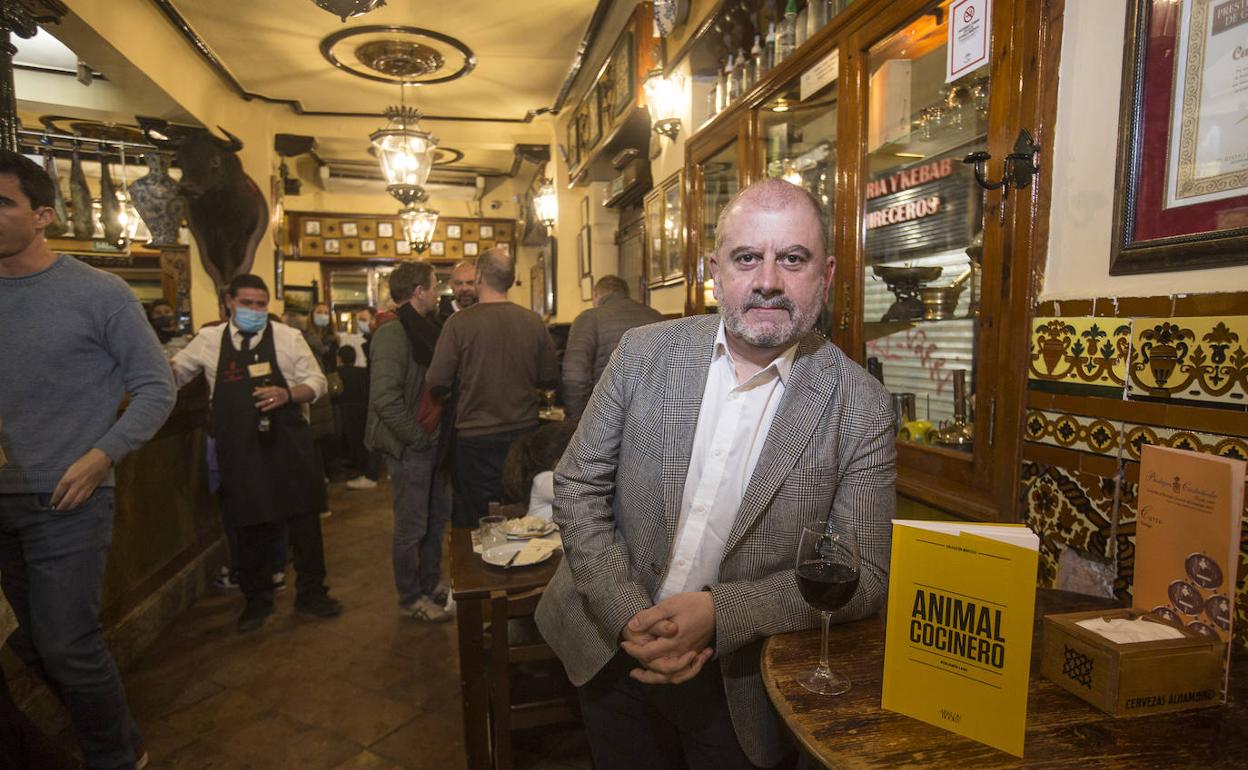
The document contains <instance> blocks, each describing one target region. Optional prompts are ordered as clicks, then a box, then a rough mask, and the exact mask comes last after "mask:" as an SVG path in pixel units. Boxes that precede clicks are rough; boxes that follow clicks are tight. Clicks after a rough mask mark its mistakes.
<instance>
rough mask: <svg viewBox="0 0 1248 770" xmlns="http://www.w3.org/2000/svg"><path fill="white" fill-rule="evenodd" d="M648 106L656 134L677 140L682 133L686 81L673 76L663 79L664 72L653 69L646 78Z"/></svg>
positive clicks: (678, 76)
mask: <svg viewBox="0 0 1248 770" xmlns="http://www.w3.org/2000/svg"><path fill="white" fill-rule="evenodd" d="M643 87H644V88H645V91H646V106H647V107H648V108H649V109H650V120H651V121H652V122H651V127H652V128H653V129H654V132H655V133H656V134H660V135H662V136H666V137H667V138H668V139H673V140H674V139H675V138H676V135H677V134H679V133H680V108H681V106H682V102H683V101H684V100H683V98H682V97H683V96H684V92H685V79H684V78H683V77H681V76H680V75H676V74H673V75H672V76H671V77H666V78H665V77H663V71H662V70H659V69H657V68H656V69H653V70H651V71H650V74H649V75H647V76H646V83H645V86H643Z"/></svg>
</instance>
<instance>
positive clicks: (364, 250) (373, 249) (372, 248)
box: [360, 238, 377, 254]
mask: <svg viewBox="0 0 1248 770" xmlns="http://www.w3.org/2000/svg"><path fill="white" fill-rule="evenodd" d="M360 253H361V254H376V253H377V241H375V240H373V239H372V238H364V239H361V240H360Z"/></svg>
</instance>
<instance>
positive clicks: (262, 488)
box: [172, 275, 342, 632]
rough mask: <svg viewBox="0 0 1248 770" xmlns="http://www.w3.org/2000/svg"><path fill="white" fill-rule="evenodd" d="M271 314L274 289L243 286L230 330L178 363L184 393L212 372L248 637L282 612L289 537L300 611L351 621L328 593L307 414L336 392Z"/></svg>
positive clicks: (230, 302)
mask: <svg viewBox="0 0 1248 770" xmlns="http://www.w3.org/2000/svg"><path fill="white" fill-rule="evenodd" d="M268 305H269V290H268V286H266V285H265V283H264V279H262V278H260V277H258V276H255V275H240V276H238V277H236V278H235V279H234V280H233V281H231V282H230V286H229V288H228V289H227V291H226V306H227V307H228V308H229V310H230V322H229V323H228V324H224V325H223V326H215V327H208V328H205V329H203V330H201V331H200V333H199V334H198V335H197V336H196V337H195V339H193V340H192V341H191V343H190V344H188V345H187V346H186V347H185V348H184V349H183V350H182V351H181V352H179V353H178V355H176V356H175V357H174V359H173V362H172V363H173V370H174V376H175V377H176V378H177V380H178V383H179V384H182V383H185V382H187V381H189V380H191V379H193V378H194V377H195V376H196V375H198V374H199V373H200V372H201V371H202V372H203V373H204V374H205V376H206V377H207V378H208V382H209V383H210V386H211V390H212V435H213V438H215V439H216V442H217V462H218V465H219V466H220V469H221V480H222V489H223V492H224V495H223V505H225V506H226V508H227V513H228V518H230V519H231V520H232V521H233V522H234V524H235V526H236V527H237V532H238V561H239V563H238V565H237V566H238V573H239V575H238V578H239V587H240V588H241V589H242V593H243V596H244V598H245V599H246V606H245V607H244V609H243V613H242V614H241V615H240V616H239V618H238V630H239V632H246V631H254V630H256V629H258V628H260V627H261V626H262V625H264V621H265V619H266V618H267V617H268V616H269V615H270V614H271V613H272V612H273V580H272V563H271V562H272V553H273V549H274V546H275V542H276V541H277V539H278V538H279V537H280V536H281V533H282V529H283V528H286V529H288V530H289V533H290V543H291V546H292V548H293V550H294V563H295V573H296V580H295V588H296V591H297V595H296V598H295V609H296V610H297V611H300V612H304V613H308V614H311V615H316V616H319V617H333V616H334V615H337V614H339V613H340V612H342V605H341V604H340V603H339V602H338V601H337V600H336V599H332V598H330V596H329V592H328V590H327V589H326V587H325V554H324V548H323V545H322V541H321V519H320V513H319V512H320V511H323V510H325V479H324V476H323V475H322V473H321V470H320V464H319V463H318V462H317V461H316V454H315V453H316V448H315V446H314V444H313V440H312V432H311V429H310V428H309V427H308V423H307V420H305V419H304V417H303V410H302V407H301V406H300V405H301V404H305V403H310V402H312V401H315V400H316V399H317V398H320V397H322V396H324V395H325V392H326V390H327V387H328V386H327V383H326V381H325V376H324V375H323V374H322V373H321V370H320V366H319V365H318V364H317V362H316V359H315V357H314V356H313V355H312V351H311V350H310V349H309V348H308V344H307V342H305V341H304V339H303V336H302V334H301V333H300V332H299V331H298V330H296V329H293V328H291V327H289V326H286V325H285V324H281V323H274V322H270V320H269V316H268Z"/></svg>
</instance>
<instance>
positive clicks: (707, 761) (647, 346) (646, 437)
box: [537, 180, 896, 770]
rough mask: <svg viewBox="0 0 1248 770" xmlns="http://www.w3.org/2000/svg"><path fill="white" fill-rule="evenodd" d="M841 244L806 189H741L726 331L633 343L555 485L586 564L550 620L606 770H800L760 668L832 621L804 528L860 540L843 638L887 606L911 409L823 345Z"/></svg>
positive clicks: (704, 321) (719, 324)
mask: <svg viewBox="0 0 1248 770" xmlns="http://www.w3.org/2000/svg"><path fill="white" fill-rule="evenodd" d="M826 232H827V229H826V226H825V225H824V220H823V217H822V212H821V210H820V207H819V204H818V202H817V201H815V199H814V198H812V197H811V196H810V195H809V194H808V193H806V192H805V191H804V190H802V189H801V188H799V187H796V186H794V185H791V184H789V183H788V182H784V181H782V180H765V181H763V182H760V183H757V184H755V185H753V186H751V187H749V188H747V189H745V190H743V191H742V192H741V193H739V194H738V195H737V196H736V197H735V198H734V199H733V200H732V201H731V202H730V203H729V204H728V206H727V207H725V209H724V211H723V213H722V214H721V215H720V220H719V223H718V227H717V231H716V248H715V254H714V256H713V257H712V258H711V261H710V268H711V274H712V276H713V277H714V280H715V297H716V299H717V301H718V303H719V309H720V314H719V315H704V316H694V317H689V318H682V319H678V320H675V321H667V322H664V323H659V324H654V325H651V326H646V327H642V328H639V329H634V330H631V331H629V332H627V333H626V334H625V335H624V338H623V339H622V340H621V342H620V345H619V348H618V349H617V351H616V353H615V355H614V356H613V357H612V359H611V363H610V364H609V365H608V367H607V370H606V372H604V374H603V376H602V378H601V379H600V380H599V382H598V385H597V387H595V389H594V393H593V396H592V397H591V398H590V401H589V404H588V406H587V408H586V411H585V414H584V417H583V418H582V420H581V423H580V427H579V429H578V430H577V432H576V435H575V436H574V437H573V439H572V442H571V444H570V445H569V446H568V449H567V452H566V453H565V454H564V456H563V459H562V461H561V462H560V464H559V467H558V469H557V470H556V472H555V505H554V508H555V514H554V516H555V521H556V523H558V524H559V526H560V528H561V530H562V536H563V543H564V549H565V558H564V561H563V563H562V564H560V566H559V569H558V571H557V572H556V573H555V576H554V578H553V579H552V580H551V583H550V585H549V586H548V587H547V589H546V592H545V594H544V595H543V598H542V601H541V604H540V605H539V607H538V610H537V622H538V626H539V627H540V629H541V631H542V634H543V636H544V637H545V638H546V640H547V641H548V642H549V643H550V645H551V647H552V648H554V650H555V651H556V652H557V653H558V655H559V657H560V659H561V660H562V661H563V664H564V666H565V668H566V669H567V672H568V675H569V677H570V678H571V680H572V682H573V683H574V684H575V685H577V687H578V692H579V695H580V700H581V705H582V713H583V715H584V719H585V724H586V729H587V732H588V735H589V739H590V746H591V750H592V752H593V758H594V764H595V767H597V768H599V770H604V769H613V768H630V767H647V768H669V767H670V768H679V767H686V766H687V767H690V768H708V769H710V768H713V769H714V770H729V769H730V768H743V769H744V768H755V767H775V766H778V765H782V764H784V763H786V762H788V761H791V759H792V751H791V748H790V746H789V745H788V743H787V741H786V739H785V732H784V728H783V726H782V725H781V723H780V721H779V719H778V717H777V715H776V714H775V712H774V711H773V709H772V707H771V705H770V703H769V702H768V700H767V695H766V692H765V691H764V687H763V681H762V677H761V675H760V673H759V653H760V651H761V649H762V643H763V640H764V639H765V638H766V637H767V636H769V635H771V634H776V633H783V632H787V631H796V630H799V629H804V628H811V627H814V626H816V625H817V624H818V622H819V616H818V614H817V613H816V612H815V611H814V610H812V609H811V608H810V607H809V606H808V605H807V604H806V602H805V601H804V600H803V599H802V597H801V594H800V593H799V592H798V588H797V583H796V579H795V576H794V563H795V560H796V549H797V543H798V540H799V537H800V533H801V531H802V527H803V526H805V525H807V524H812V523H816V522H821V521H826V520H831V521H832V522H833V523H832V525H831V526H833V527H837V528H839V527H843V526H845V525H849V526H852V527H853V528H854V529H855V530H856V533H857V538H858V544H859V548H860V553H861V557H862V566H861V574H860V582H859V586H858V590H857V593H856V594H855V595H854V597H853V599H852V600H851V601H850V603H849V604H848V605H846V606H845V607H844V608H843V609H841V610H839V611H837V612H835V613H833V620H834V621H847V620H854V619H858V618H862V617H866V616H868V615H871V614H873V613H875V612H877V611H878V610H879V609H880V608H881V607H882V606H883V603H884V596H885V590H886V587H887V583H888V575H887V570H888V558H889V538H890V529H891V528H890V521H891V519H892V516H893V513H894V510H895V505H896V496H895V481H896V471H895V460H896V452H895V447H894V438H895V437H894V433H893V425H894V422H893V412H892V407H891V405H890V401H889V399H888V393H887V392H886V391H885V390H884V388H883V387H882V386H881V385H880V384H879V383H878V382H877V381H876V380H875V379H873V378H872V377H870V376H868V375H867V374H866V372H864V371H863V370H862V368H861V367H859V366H858V365H857V364H855V363H854V362H853V361H851V360H850V359H849V358H848V357H847V356H845V354H844V353H842V352H841V351H840V350H838V349H837V348H836V347H834V346H833V345H832V344H831V343H829V342H828V341H827V340H825V339H824V338H823V337H821V336H819V335H818V334H816V333H814V332H812V331H811V329H812V328H813V327H814V324H815V320H816V318H817V316H818V314H819V311H820V309H821V307H822V304H823V301H824V298H825V297H826V296H827V290H828V287H829V286H830V284H831V280H832V275H833V269H834V266H835V262H834V259H833V257H832V256H831V255H829V254H827V253H826V251H827V250H826V247H825V239H824V233H826ZM833 652H834V654H835V651H833ZM812 663H813V661H812Z"/></svg>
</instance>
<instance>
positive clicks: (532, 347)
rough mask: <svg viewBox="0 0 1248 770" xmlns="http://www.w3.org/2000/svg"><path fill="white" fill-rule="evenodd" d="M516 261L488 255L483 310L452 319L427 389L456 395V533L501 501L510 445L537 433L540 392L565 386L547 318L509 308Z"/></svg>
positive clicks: (480, 266) (482, 274)
mask: <svg viewBox="0 0 1248 770" xmlns="http://www.w3.org/2000/svg"><path fill="white" fill-rule="evenodd" d="M515 282H516V263H515V260H514V259H513V258H512V257H511V256H510V255H508V254H507V253H505V252H503V251H502V250H500V249H490V250H488V251H486V252H485V253H484V254H482V255H481V257H480V259H478V260H477V303H476V304H475V305H472V306H471V307H467V308H464V309H463V310H461V311H459V312H458V313H456V314H455V315H453V316H451V317H450V318H448V319H447V321H446V325H445V326H444V327H442V334H441V336H439V337H438V344H437V347H436V348H435V349H434V352H433V361H432V363H430V364H429V372H428V373H427V374H426V376H425V382H426V384H427V385H428V387H429V389H430V391H431V392H432V393H433V394H434V395H435V396H443V395H446V394H448V393H450V392H451V391H452V390H454V391H455V393H456V408H455V477H456V485H455V486H456V490H457V493H458V494H460V495H462V498H463V500H462V505H461V504H457V505H456V506H455V510H454V513H453V514H452V517H453V521H454V524H455V526H457V527H473V526H476V524H477V519H479V518H480V517H482V516H484V515H485V514H486V511H487V509H488V506H489V502H490V501H491V500H500V499H501V498H502V489H503V461H504V460H505V459H506V458H507V450H509V449H510V448H511V442H513V441H515V440H516V439H517V438H519V437H520V436H522V435H524V434H526V433H529V432H530V431H533V430H536V429H537V424H538V423H537V410H538V396H537V389H538V388H547V387H554V386H555V385H556V384H558V381H559V362H558V359H557V358H556V356H555V348H554V345H553V344H552V343H551V341H550V334H549V333H548V332H547V331H546V325H545V324H544V323H542V319H541V316H539V315H538V314H537V313H534V312H533V311H532V310H528V309H526V308H523V307H520V306H519V305H517V304H515V303H514V302H509V301H508V300H507V290H508V289H510V288H511V285H512V284H513V283H515Z"/></svg>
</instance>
